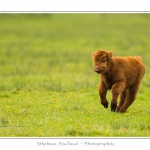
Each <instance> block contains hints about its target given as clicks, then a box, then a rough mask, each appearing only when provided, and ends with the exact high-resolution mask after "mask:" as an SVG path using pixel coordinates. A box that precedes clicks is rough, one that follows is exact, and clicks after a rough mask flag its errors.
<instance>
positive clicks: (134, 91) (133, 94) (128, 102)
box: [119, 84, 140, 113]
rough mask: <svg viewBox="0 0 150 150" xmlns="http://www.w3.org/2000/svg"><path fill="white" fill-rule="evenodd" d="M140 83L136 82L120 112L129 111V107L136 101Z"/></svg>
mask: <svg viewBox="0 0 150 150" xmlns="http://www.w3.org/2000/svg"><path fill="white" fill-rule="evenodd" d="M139 86H140V84H135V85H134V86H133V87H132V88H131V89H130V90H129V92H128V93H127V97H126V99H125V102H124V104H123V106H122V107H121V108H120V110H119V112H121V113H124V112H126V111H127V109H128V107H129V106H130V105H131V104H132V103H133V102H134V100H135V98H136V94H137V92H138V89H139Z"/></svg>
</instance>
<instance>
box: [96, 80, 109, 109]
mask: <svg viewBox="0 0 150 150" xmlns="http://www.w3.org/2000/svg"><path fill="white" fill-rule="evenodd" d="M98 90H99V96H100V103H101V104H102V105H103V106H104V108H108V101H107V99H106V94H107V88H106V86H105V84H104V83H103V82H101V83H100V85H99V88H98Z"/></svg>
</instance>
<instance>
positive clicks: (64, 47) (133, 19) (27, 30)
mask: <svg viewBox="0 0 150 150" xmlns="http://www.w3.org/2000/svg"><path fill="white" fill-rule="evenodd" d="M0 20H1V23H0V31H1V32H0V39H1V40H0V82H1V85H0V90H13V89H17V90H33V89H34V90H35V89H48V90H59V91H61V90H75V89H83V88H91V86H92V88H93V86H94V84H95V82H97V79H96V80H94V79H93V78H94V77H95V74H94V73H93V71H92V68H93V62H92V59H91V52H92V51H96V50H99V49H103V50H107V51H110V50H111V51H113V52H114V55H121V56H126V55H131V56H134V55H141V56H142V58H143V62H144V63H145V64H146V66H149V61H147V60H148V59H149V58H150V57H149V56H150V54H149V47H150V42H149V41H150V29H149V26H150V14H128V13H127V14H113V13H112V14H111V13H110V14H105V13H104V14H99V13H96V14H88V13H87V14H78V13H77V14H0ZM148 72H149V69H147V73H148ZM33 77H34V78H33ZM92 80H94V81H95V82H94V81H92ZM93 83H94V84H93Z"/></svg>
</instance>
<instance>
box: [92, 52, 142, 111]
mask: <svg viewBox="0 0 150 150" xmlns="http://www.w3.org/2000/svg"><path fill="white" fill-rule="evenodd" d="M112 55H113V53H112V52H106V51H102V50H99V51H97V52H93V53H92V57H93V60H94V71H95V72H97V73H98V74H101V82H100V85H99V88H98V89H99V95H100V102H101V104H102V105H103V106H104V107H105V108H108V101H107V99H106V93H107V90H110V89H111V91H112V101H111V111H117V112H126V111H127V109H128V107H129V106H130V105H131V104H132V103H133V101H134V100H135V98H136V94H137V91H138V89H139V86H140V82H141V80H142V78H143V76H144V74H145V66H144V64H143V63H142V59H141V57H140V56H135V57H130V56H128V57H113V56H112ZM119 96H120V101H119V103H118V101H117V100H118V97H119Z"/></svg>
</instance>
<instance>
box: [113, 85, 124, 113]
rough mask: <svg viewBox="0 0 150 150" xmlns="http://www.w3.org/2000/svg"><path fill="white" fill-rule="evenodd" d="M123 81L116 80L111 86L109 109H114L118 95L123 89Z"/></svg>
mask: <svg viewBox="0 0 150 150" xmlns="http://www.w3.org/2000/svg"><path fill="white" fill-rule="evenodd" d="M124 89H125V82H117V83H115V84H114V85H113V86H112V101H111V111H116V108H117V100H118V96H119V95H120V94H121V93H122V92H123V91H124Z"/></svg>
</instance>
